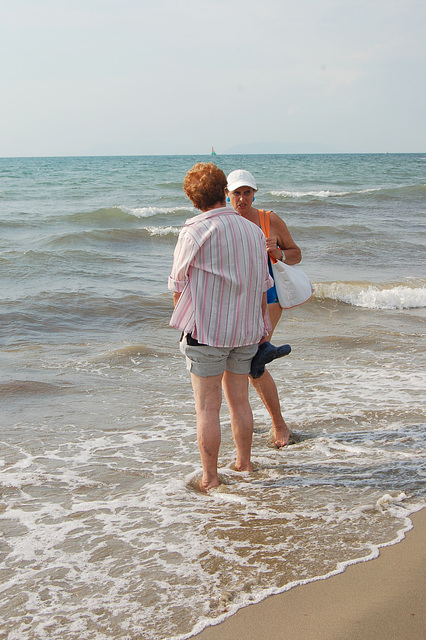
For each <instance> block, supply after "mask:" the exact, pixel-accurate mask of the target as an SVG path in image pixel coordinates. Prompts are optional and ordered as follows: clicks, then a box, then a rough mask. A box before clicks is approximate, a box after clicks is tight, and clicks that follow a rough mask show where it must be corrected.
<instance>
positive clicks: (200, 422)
mask: <svg viewBox="0 0 426 640" xmlns="http://www.w3.org/2000/svg"><path fill="white" fill-rule="evenodd" d="M221 381H222V375H218V376H210V377H208V378H201V377H199V376H196V375H195V374H193V373H191V383H192V388H193V391H194V399H195V412H196V415H197V441H198V448H199V451H200V456H201V463H202V465H203V477H202V480H201V484H200V489H201V490H202V491H206V492H207V491H208V490H209V489H212V488H213V487H218V486H219V478H218V475H217V460H218V456H219V447H220V417H219V411H220V406H221V404H222V386H221Z"/></svg>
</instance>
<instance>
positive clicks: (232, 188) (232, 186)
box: [226, 180, 257, 193]
mask: <svg viewBox="0 0 426 640" xmlns="http://www.w3.org/2000/svg"><path fill="white" fill-rule="evenodd" d="M240 187H250V189H254V190H255V191H257V185H256V183H255V182H251V183H250V182H247V181H245V182H244V181H242V180H236V181H235V182H231V183H230V184H228V185H227V186H226V188H227V189H228V191H229V192H230V193H232V192H233V191H235V189H239V188H240Z"/></svg>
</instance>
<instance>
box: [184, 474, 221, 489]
mask: <svg viewBox="0 0 426 640" xmlns="http://www.w3.org/2000/svg"><path fill="white" fill-rule="evenodd" d="M188 484H189V486H190V487H191V488H192V489H194V491H199V492H200V493H208V492H209V491H210V489H217V487H219V485H220V483H219V480H217V482H215V481H214V480H212V481H210V482H208V481H204V480H203V478H202V477H201V478H192V480H190V481H189V483H188Z"/></svg>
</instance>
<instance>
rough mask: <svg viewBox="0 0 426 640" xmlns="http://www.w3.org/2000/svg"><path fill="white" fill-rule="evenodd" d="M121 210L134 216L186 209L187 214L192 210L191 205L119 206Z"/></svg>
mask: <svg viewBox="0 0 426 640" xmlns="http://www.w3.org/2000/svg"><path fill="white" fill-rule="evenodd" d="M120 208H121V209H122V210H123V211H126V212H127V213H130V214H131V215H132V216H135V217H136V218H152V217H154V216H159V215H168V214H170V213H175V212H176V211H187V212H188V214H190V213H191V212H193V209H192V208H191V207H134V208H129V207H124V206H123V207H120Z"/></svg>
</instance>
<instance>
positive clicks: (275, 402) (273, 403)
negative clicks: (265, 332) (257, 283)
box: [250, 302, 291, 448]
mask: <svg viewBox="0 0 426 640" xmlns="http://www.w3.org/2000/svg"><path fill="white" fill-rule="evenodd" d="M268 311H269V316H270V318H271V324H272V331H271V333H270V334H269V336H268V340H269V341H271V338H272V334H273V332H274V329H275V327H276V326H277V323H278V320H279V319H280V318H281V313H282V309H281V307H280V305H279V304H278V302H275V303H273V304H269V305H268ZM250 382H251V384H252V385H253V387H254V388H255V389H256V392H257V394H258V396H259V398H260V399H261V400H262V402H263V404H264V405H265V407H266V409H267V410H268V413H269V415H270V416H271V419H272V431H273V441H274V445H275V446H276V447H278V448H279V447H285V445H286V444H287V443H288V441H289V439H290V435H291V433H290V429H289V428H288V427H287V425H286V423H285V420H284V418H283V416H282V414H281V407H280V399H279V396H278V390H277V385H276V384H275V382H274V379H273V377H272V376H271V374H270V373H269V371H265V373H264V374H263V376H261V377H260V378H257V379H256V380H253V379H252V378H250Z"/></svg>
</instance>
